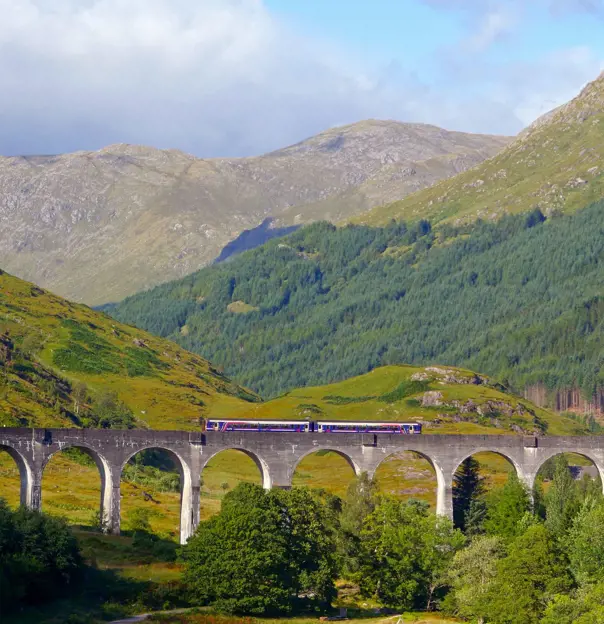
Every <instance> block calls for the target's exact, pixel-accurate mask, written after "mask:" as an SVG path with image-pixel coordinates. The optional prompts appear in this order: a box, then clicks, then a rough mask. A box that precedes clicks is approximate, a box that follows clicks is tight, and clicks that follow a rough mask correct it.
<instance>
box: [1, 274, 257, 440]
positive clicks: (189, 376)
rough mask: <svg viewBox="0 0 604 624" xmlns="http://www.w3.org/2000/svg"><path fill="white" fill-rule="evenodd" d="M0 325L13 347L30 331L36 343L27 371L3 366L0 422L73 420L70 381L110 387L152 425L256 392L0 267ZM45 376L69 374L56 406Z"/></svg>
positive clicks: (188, 421)
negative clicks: (4, 378) (4, 379)
mask: <svg viewBox="0 0 604 624" xmlns="http://www.w3.org/2000/svg"><path fill="white" fill-rule="evenodd" d="M4 331H8V332H9V336H10V338H11V340H12V341H13V342H14V343H15V345H16V346H17V347H19V346H20V345H22V343H23V339H24V338H25V337H26V336H30V337H31V336H33V337H34V339H35V341H36V342H38V343H39V344H40V347H41V348H40V350H39V351H38V353H37V354H36V355H35V357H32V358H31V362H29V364H30V365H31V366H30V371H29V373H28V374H25V375H19V374H18V372H19V371H17V370H16V369H15V368H14V367H12V368H9V381H10V383H9V384H8V386H5V387H4V388H2V389H0V390H1V391H0V425H5V426H73V420H72V416H73V414H71V413H70V410H73V397H72V396H71V388H70V384H73V383H74V382H76V381H81V382H84V383H86V384H87V386H88V387H89V389H90V390H91V392H92V394H94V393H98V392H99V391H101V390H103V391H104V390H112V391H116V392H117V393H118V395H119V397H120V399H121V400H122V401H124V402H125V403H126V404H127V405H128V406H129V407H130V408H131V409H132V410H133V412H134V415H135V416H136V418H137V420H138V424H139V426H142V427H145V426H147V427H150V428H153V429H194V428H196V427H198V426H199V417H200V416H205V415H207V413H208V412H209V411H211V410H212V409H214V408H215V407H217V406H219V405H220V406H221V409H222V410H227V411H228V409H230V408H231V407H238V406H239V404H240V403H244V402H246V400H256V399H257V397H256V396H255V395H253V394H252V393H249V392H247V391H246V390H244V389H242V388H240V387H239V386H237V385H236V384H235V383H233V382H231V381H230V380H229V379H228V378H226V377H224V376H223V375H222V374H221V373H220V372H219V371H218V370H216V369H215V368H214V367H212V365H211V364H210V363H209V362H207V361H206V360H204V359H203V358H201V357H199V356H196V355H193V354H191V353H189V352H187V351H185V350H184V349H181V348H180V347H178V346H176V345H175V344H174V343H172V342H170V341H168V340H164V339H160V338H156V337H154V336H152V335H151V334H148V333H147V332H144V331H141V330H138V329H135V328H133V327H129V326H126V325H123V324H121V323H119V322H117V321H115V320H114V319H111V318H110V317H108V316H106V315H105V314H103V313H100V312H96V311H94V310H91V309H90V308H88V307H86V306H83V305H78V304H73V303H71V302H69V301H66V300H65V299H62V298H60V297H57V296H55V295H52V294H50V293H48V292H46V291H43V290H42V289H39V288H37V287H36V286H33V285H32V284H29V283H27V282H24V281H22V280H19V279H17V278H15V277H12V276H10V275H8V274H7V273H1V272H0V334H1V333H3V332H4ZM135 341H136V342H135ZM141 341H142V342H141ZM74 354H75V357H72V355H74ZM45 377H46V378H49V377H52V378H54V380H55V381H59V382H60V380H61V379H64V380H66V381H68V382H69V383H68V384H67V385H65V386H64V389H63V391H61V392H60V393H59V401H60V403H61V406H62V408H63V409H62V410H61V411H59V410H57V409H55V408H54V403H55V401H54V400H53V397H52V396H49V395H48V392H47V390H46V386H47V385H48V384H45V383H43V382H42V379H44V378H45Z"/></svg>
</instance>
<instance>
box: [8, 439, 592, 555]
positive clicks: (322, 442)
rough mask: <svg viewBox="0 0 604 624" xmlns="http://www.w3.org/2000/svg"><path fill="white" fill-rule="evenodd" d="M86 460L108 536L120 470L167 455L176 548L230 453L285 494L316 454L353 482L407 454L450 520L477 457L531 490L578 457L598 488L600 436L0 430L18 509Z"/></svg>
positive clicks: (116, 524)
mask: <svg viewBox="0 0 604 624" xmlns="http://www.w3.org/2000/svg"><path fill="white" fill-rule="evenodd" d="M70 447H75V448H79V449H81V450H82V451H84V452H86V453H88V454H89V455H90V457H91V458H92V459H93V460H94V462H95V464H96V466H97V467H98V470H99V473H100V476H101V500H100V511H101V518H103V522H104V525H105V527H106V528H107V530H108V531H110V532H111V533H116V534H117V533H119V531H120V481H121V475H122V470H123V468H124V466H125V464H126V463H127V462H128V460H129V459H131V458H132V457H133V456H134V455H136V454H137V453H139V452H140V451H143V450H146V449H160V450H163V451H166V452H167V453H168V454H169V455H170V456H171V457H172V458H173V460H174V461H175V463H176V465H177V466H178V469H179V471H180V477H181V479H180V484H181V513H180V541H181V543H185V542H186V541H187V539H188V538H189V537H190V536H191V535H192V534H193V532H194V531H195V528H196V527H197V524H198V523H199V506H200V490H201V475H202V472H203V469H204V467H205V466H206V464H207V463H208V461H209V460H210V459H211V458H212V457H213V456H214V455H216V454H217V453H220V452H221V451H224V450H228V449H235V450H239V451H242V452H243V453H245V454H246V455H248V456H249V457H251V458H252V460H253V461H254V462H255V464H256V466H258V469H259V471H260V474H261V475H262V482H263V485H264V487H265V488H272V487H281V488H288V487H291V483H292V477H293V474H294V472H295V470H296V467H297V465H298V464H299V463H300V461H301V460H302V459H304V457H306V456H307V455H309V454H311V453H314V452H316V451H320V450H329V451H334V452H335V453H338V454H339V455H341V456H342V457H343V458H344V459H345V460H346V461H347V462H348V463H349V464H350V466H351V467H352V468H353V470H354V472H355V473H356V474H357V475H359V474H361V473H362V472H367V473H368V475H369V476H373V475H374V474H375V471H376V470H377V468H378V466H379V465H380V464H381V463H382V462H383V461H384V460H385V459H386V458H388V457H390V456H391V455H392V454H394V453H400V452H402V451H413V452H415V453H418V454H419V455H421V456H423V457H424V458H425V459H427V460H428V461H429V462H430V464H431V465H432V467H433V468H434V471H435V473H436V481H437V509H436V510H437V513H439V514H442V515H447V516H449V517H452V514H453V475H454V474H455V471H456V470H457V468H458V466H459V465H460V464H461V463H462V462H463V461H464V460H465V459H466V458H468V457H470V456H472V455H474V454H475V453H480V452H484V451H490V452H494V453H498V454H499V455H502V456H503V457H505V458H506V459H507V460H508V461H509V462H510V463H511V464H512V465H513V466H514V468H515V469H516V472H517V474H518V477H519V478H520V480H521V481H523V482H524V483H525V485H526V486H527V487H528V488H530V489H532V487H533V485H534V482H535V478H536V476H537V473H538V472H539V469H540V468H541V466H542V465H543V463H544V462H545V461H547V460H548V459H550V458H551V457H553V456H555V455H558V454H560V453H578V454H580V455H583V456H584V457H586V458H588V459H590V460H591V461H592V462H593V463H594V465H595V466H596V467H597V469H598V472H599V474H600V477H601V479H602V483H604V436H544V437H533V436H530V437H523V436H507V435H425V434H422V435H392V434H390V435H388V434H378V435H369V434H342V433H338V434H325V433H258V432H228V433H218V432H213V431H208V432H201V431H199V432H190V431H146V430H140V429H136V430H123V431H122V430H107V429H19V428H8V427H5V428H0V450H4V451H7V452H8V453H9V454H10V455H11V456H12V457H13V458H14V460H15V461H16V463H17V466H18V468H19V473H20V478H21V504H23V505H26V506H28V507H29V508H31V509H41V508H42V499H43V492H42V474H43V472H44V468H45V467H46V465H47V463H48V461H49V460H50V458H51V457H52V456H53V455H54V454H55V453H57V452H59V451H62V450H64V449H66V448H70Z"/></svg>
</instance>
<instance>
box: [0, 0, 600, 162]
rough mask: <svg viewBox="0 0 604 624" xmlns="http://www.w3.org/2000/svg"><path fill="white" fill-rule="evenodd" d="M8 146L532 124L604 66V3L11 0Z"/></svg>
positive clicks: (187, 146) (4, 0)
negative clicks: (367, 126)
mask: <svg viewBox="0 0 604 624" xmlns="http://www.w3.org/2000/svg"><path fill="white" fill-rule="evenodd" d="M0 15H2V16H3V19H2V21H0V93H2V98H0V119H2V124H0V154H5V155H11V154H26V153H45V154H47V153H58V152H65V151H75V150H80V149H99V148H101V147H103V146H105V145H108V144H111V143H120V142H127V143H142V144H147V145H153V146H157V147H161V148H177V149H182V150H185V151H188V152H191V153H194V154H196V155H199V156H203V157H210V156H242V155H252V154H259V153H263V152H266V151H269V150H272V149H277V148H279V147H282V146H284V145H287V144H290V143H294V142H296V141H299V140H301V139H303V138H305V137H307V136H310V135H312V134H315V133H317V132H320V131H321V130H324V129H326V128H329V127H332V126H334V125H341V124H346V123H353V122H355V121H358V120H361V119H364V118H369V117H373V118H387V119H397V120H400V121H413V122H422V123H433V124H436V125H440V126H443V127H446V128H449V129H455V130H462V131H467V132H484V133H497V134H515V133H517V132H518V131H520V130H521V129H522V128H523V127H524V126H525V125H526V124H528V123H530V122H532V121H533V120H534V119H535V118H536V117H537V116H539V115H540V114H542V113H544V112H546V111H547V110H549V109H551V108H553V107H555V106H557V105H559V104H562V103H563V102H565V101H567V100H568V99H570V98H571V97H573V96H574V95H575V94H576V93H577V92H578V91H579V90H580V89H581V87H582V86H583V85H584V84H585V83H586V82H587V81H588V80H592V79H595V78H596V77H597V75H598V74H599V73H600V71H601V70H602V69H604V36H602V35H603V33H604V6H603V2H602V1H601V0H348V1H344V0H19V2H14V0H0Z"/></svg>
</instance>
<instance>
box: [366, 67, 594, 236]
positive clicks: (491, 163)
mask: <svg viewBox="0 0 604 624" xmlns="http://www.w3.org/2000/svg"><path fill="white" fill-rule="evenodd" d="M603 145H604V74H602V75H601V76H600V78H598V79H597V80H596V81H594V82H593V83H591V84H590V85H588V86H587V87H586V88H585V89H584V90H583V92H582V93H581V94H580V95H579V96H578V97H577V98H575V99H574V100H572V101H571V102H569V103H568V104H567V105H565V106H563V107H561V108H559V109H557V110H556V111H553V113H551V114H550V115H549V116H546V117H545V118H542V119H541V120H540V121H538V122H537V123H536V124H534V125H533V126H532V127H531V128H529V129H528V130H527V131H525V132H524V133H522V134H521V135H520V136H519V137H518V138H517V139H516V140H515V141H514V142H513V143H511V144H510V145H509V146H508V147H506V148H505V149H504V150H503V151H502V152H500V153H499V154H498V155H496V156H494V157H493V158H491V159H489V160H486V161H485V162H483V163H481V164H480V165H478V166H477V167H474V168H473V169H470V170H468V171H466V172H464V173H461V174H459V175H457V176H455V177H454V178H450V179H448V180H445V181H442V182H439V183H437V184H435V185H434V186H432V187H430V188H427V189H425V190H422V191H419V192H417V193H414V194H413V195H410V196H408V197H406V198H405V199H402V200H400V201H397V202H394V203H391V204H389V205H386V206H382V207H379V208H376V209H374V210H372V211H370V212H369V213H367V214H365V215H362V216H361V217H357V218H356V219H355V221H356V222H360V223H367V224H372V225H377V224H384V223H386V222H387V221H388V220H390V219H392V218H395V219H417V218H429V219H430V220H431V221H433V222H435V221H447V220H451V221H459V220H470V219H475V218H477V217H481V218H493V217H496V216H497V215H500V214H502V213H505V212H522V211H526V210H530V209H532V208H535V207H539V208H541V209H542V211H543V212H548V211H550V210H554V209H557V210H563V211H568V212H570V211H573V210H576V209H577V208H580V207H582V206H585V205H587V204H589V203H591V202H593V201H597V200H599V199H601V198H602V197H603V196H604V167H603V166H602V159H603V157H604V149H603V147H602V146H603ZM579 179H580V181H579Z"/></svg>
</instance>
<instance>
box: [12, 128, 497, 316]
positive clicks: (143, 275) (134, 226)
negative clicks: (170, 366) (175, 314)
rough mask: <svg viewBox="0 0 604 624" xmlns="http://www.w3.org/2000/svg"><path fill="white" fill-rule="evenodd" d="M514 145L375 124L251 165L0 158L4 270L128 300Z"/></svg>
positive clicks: (89, 295) (159, 153)
mask: <svg viewBox="0 0 604 624" xmlns="http://www.w3.org/2000/svg"><path fill="white" fill-rule="evenodd" d="M507 142H508V139H507V138H506V137H494V136H483V135H472V134H464V133H460V132H449V131H446V130H442V129H440V128H436V127H434V126H429V125H421V124H404V123H398V122H394V121H374V120H370V121H364V122H360V123H357V124H353V125H351V126H345V127H341V128H335V129H331V130H328V131H326V132H323V133H321V134H319V135H317V136H315V137H312V138H310V139H308V140H306V141H302V142H301V143H298V144H297V145H293V146H291V147H288V148H285V149H282V150H279V151H276V152H273V153H270V154H266V155H264V156H259V157H253V158H232V159H205V160H204V159H200V158H195V157H193V156H190V155H188V154H184V153H183V152H180V151H177V150H158V149H153V148H148V147H141V146H133V145H112V146H109V147H106V148H104V149H102V150H99V151H97V152H77V153H73V154H65V155H60V156H30V157H14V158H0V266H3V267H4V269H5V270H7V271H9V272H11V273H14V274H17V275H18V276H19V277H21V278H23V279H28V280H31V281H33V282H35V283H37V284H40V285H41V286H43V287H45V288H49V289H51V290H53V291H55V292H57V293H58V294H60V295H62V296H65V297H68V298H70V299H73V300H76V301H85V302H86V303H88V304H91V305H93V304H101V303H105V302H107V301H117V300H119V299H122V298H123V297H125V296H127V295H129V294H132V293H134V292H137V291H140V290H142V289H144V288H148V287H150V286H153V285H155V284H158V283H161V282H165V281H168V280H170V279H174V278H177V277H182V276H184V275H187V274H188V273H190V272H192V271H194V270H197V269H199V268H200V267H202V266H204V265H206V264H208V263H209V262H211V261H212V260H213V259H215V258H216V257H217V256H218V255H219V254H220V253H221V250H222V249H223V247H224V246H225V245H226V244H227V243H228V242H229V241H231V240H233V239H235V238H237V236H238V235H239V234H240V233H241V232H242V231H243V230H245V229H252V228H255V227H256V226H258V225H260V224H261V223H262V222H263V221H264V220H265V219H267V218H272V219H274V227H284V226H291V225H297V224H300V223H307V222H309V221H313V220H317V219H328V220H334V221H335V220H341V219H345V218H349V217H351V216H353V215H355V214H360V213H362V212H363V211H365V210H367V209H369V208H371V207H373V206H376V205H380V204H383V203H384V202H388V201H393V200H394V199H399V198H400V197H403V196H405V195H407V194H409V193H411V192H413V191H416V190H418V189H421V188H423V187H425V186H428V185H430V184H433V183H434V182H435V181H437V180H439V179H442V178H443V177H448V176H451V175H454V174H456V173H458V172H460V171H464V170H465V169H467V168H468V167H471V166H473V165H476V164H477V163H479V162H481V161H482V160H484V159H485V158H487V157H489V156H492V155H493V154H495V153H496V152H498V151H499V150H500V149H501V148H502V147H503V146H504V145H505V144H506V143H507Z"/></svg>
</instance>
